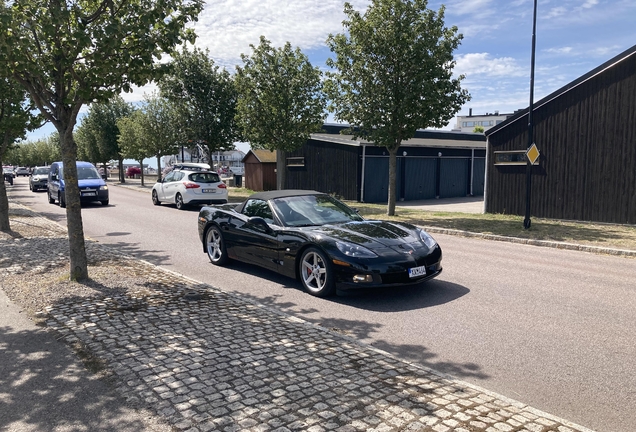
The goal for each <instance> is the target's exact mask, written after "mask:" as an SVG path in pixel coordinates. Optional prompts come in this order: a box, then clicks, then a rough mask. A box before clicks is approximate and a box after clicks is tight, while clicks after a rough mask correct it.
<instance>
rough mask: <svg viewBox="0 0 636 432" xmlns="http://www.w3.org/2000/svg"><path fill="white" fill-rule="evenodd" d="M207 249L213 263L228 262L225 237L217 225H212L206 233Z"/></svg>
mask: <svg viewBox="0 0 636 432" xmlns="http://www.w3.org/2000/svg"><path fill="white" fill-rule="evenodd" d="M205 250H206V252H207V254H208V258H210V262H211V263H212V264H214V265H218V266H220V265H223V264H225V263H227V261H228V258H227V250H226V248H225V239H224V238H223V233H222V232H221V229H220V228H219V227H218V226H216V225H213V226H211V227H210V228H209V229H208V231H207V232H206V234H205Z"/></svg>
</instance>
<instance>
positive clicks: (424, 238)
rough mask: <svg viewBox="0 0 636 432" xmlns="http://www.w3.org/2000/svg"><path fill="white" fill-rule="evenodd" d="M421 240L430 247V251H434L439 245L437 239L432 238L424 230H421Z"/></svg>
mask: <svg viewBox="0 0 636 432" xmlns="http://www.w3.org/2000/svg"><path fill="white" fill-rule="evenodd" d="M420 239H421V240H422V241H423V242H424V244H425V245H426V246H428V248H429V249H433V248H434V247H435V245H436V244H437V242H436V241H435V239H434V238H433V237H431V235H430V234H429V233H427V232H426V231H424V230H422V229H421V230H420Z"/></svg>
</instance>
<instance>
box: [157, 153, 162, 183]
mask: <svg viewBox="0 0 636 432" xmlns="http://www.w3.org/2000/svg"><path fill="white" fill-rule="evenodd" d="M159 180H161V156H159V155H157V181H159Z"/></svg>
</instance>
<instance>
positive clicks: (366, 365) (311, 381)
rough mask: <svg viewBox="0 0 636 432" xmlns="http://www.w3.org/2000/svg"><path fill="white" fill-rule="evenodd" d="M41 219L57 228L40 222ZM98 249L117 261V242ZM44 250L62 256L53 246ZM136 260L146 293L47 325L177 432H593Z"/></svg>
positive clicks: (70, 304)
mask: <svg viewBox="0 0 636 432" xmlns="http://www.w3.org/2000/svg"><path fill="white" fill-rule="evenodd" d="M38 221H40V223H47V222H42V221H45V220H44V219H41V218H33V223H39V222H38ZM44 240H50V239H44ZM35 241H38V240H37V239H23V240H22V241H21V242H20V243H21V244H24V243H25V242H35ZM89 243H90V242H89ZM2 246H3V247H2V248H0V263H1V264H2V265H1V266H0V275H2V273H3V272H7V271H8V272H19V271H20V269H21V268H22V267H23V266H24V264H23V261H21V260H20V259H19V258H15V257H17V256H19V254H17V253H10V252H7V250H9V249H10V248H11V247H14V246H12V243H11V244H9V243H7V244H4V245H2ZM32 246H33V245H32ZM89 247H90V250H91V251H101V253H103V254H104V256H105V257H108V256H115V252H114V251H113V250H111V249H109V248H108V247H107V246H103V245H96V244H91V245H90V246H89ZM3 249H4V250H5V251H4V252H2V251H1V250H3ZM32 250H33V249H32ZM35 250H38V251H40V252H38V253H48V254H51V253H53V252H51V251H52V250H53V248H46V247H45V248H35ZM58 252H59V251H56V252H54V253H53V255H48V256H47V257H46V258H44V257H40V258H41V260H40V262H41V265H43V266H46V265H47V263H49V264H50V263H51V262H55V261H58V260H61V259H65V258H64V254H63V253H62V252H60V254H58ZM12 257H13V258H12ZM127 259H128V260H129V261H128V264H129V265H132V266H134V267H135V273H136V275H143V276H144V277H145V278H146V280H148V281H150V282H149V283H147V284H146V285H145V286H144V287H143V289H139V290H136V291H135V290H132V291H129V292H127V293H125V294H121V295H116V296H110V297H98V298H92V299H82V300H81V301H77V300H75V301H66V302H63V303H60V304H56V305H55V306H53V307H49V308H47V310H46V313H47V318H46V324H47V326H48V327H49V328H50V329H51V330H52V331H54V332H56V333H58V334H59V335H61V336H60V337H61V338H62V339H63V340H65V341H66V342H67V343H68V344H77V343H80V344H82V345H83V346H84V347H86V349H87V350H88V351H90V353H91V354H92V355H93V356H95V357H97V358H100V359H101V360H102V361H103V362H104V363H105V365H106V367H107V368H108V369H109V370H111V371H113V374H114V377H115V379H114V382H115V386H116V389H117V392H118V393H119V394H120V395H121V396H122V397H124V398H126V400H127V401H128V402H129V403H131V404H132V405H133V406H139V407H140V408H141V407H143V408H149V409H151V410H154V412H156V413H158V414H159V415H161V416H162V417H164V418H165V419H166V420H167V422H169V423H170V424H171V425H172V426H173V427H174V428H175V429H176V430H180V431H189V432H190V431H191V432H195V431H226V432H230V431H294V430H303V431H314V432H319V431H436V432H446V431H455V432H467V431H486V432H507V431H519V432H521V431H522V432H572V431H579V432H585V431H589V429H586V428H584V427H582V426H578V425H575V424H572V423H570V422H567V421H565V420H563V419H559V418H557V417H555V416H552V415H550V414H547V413H544V412H541V411H538V410H536V409H533V408H532V407H529V406H527V405H525V404H523V403H520V402H517V401H514V400H511V399H508V398H506V397H504V396H501V395H497V394H494V393H492V392H489V391H487V390H485V389H482V388H479V387H476V386H474V385H471V384H468V383H464V382H461V381H458V380H455V379H453V378H452V377H449V376H446V375H442V374H440V373H437V372H435V371H433V370H430V369H426V368H423V367H420V366H417V365H413V364H409V363H407V362H404V361H401V360H399V359H397V358H395V357H393V356H391V355H389V354H387V353H385V352H382V351H379V350H377V349H374V348H372V347H370V346H367V345H364V344H360V343H357V342H356V341H355V340H353V339H351V338H348V337H346V336H343V335H340V334H336V333H332V332H330V331H329V330H327V329H323V328H321V327H318V326H316V325H313V324H309V323H307V322H304V321H302V320H299V319H297V318H294V317H291V316H287V315H284V314H281V313H279V312H277V311H274V310H272V309H269V308H267V307H264V306H262V305H259V304H257V303H253V302H250V301H247V300H245V299H243V298H241V297H239V296H237V295H234V294H230V293H226V292H223V291H220V290H218V289H216V288H214V287H212V286H210V285H207V284H202V283H199V282H197V281H194V280H191V279H188V278H186V277H184V276H181V275H178V274H175V273H172V272H169V271H166V270H163V269H161V268H159V267H156V266H153V265H151V264H149V263H146V262H143V261H136V260H134V259H133V258H127ZM12 260H13V261H12ZM50 265H52V264H50Z"/></svg>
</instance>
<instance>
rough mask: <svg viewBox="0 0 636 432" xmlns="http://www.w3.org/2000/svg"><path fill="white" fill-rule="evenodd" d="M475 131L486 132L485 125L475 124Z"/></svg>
mask: <svg viewBox="0 0 636 432" xmlns="http://www.w3.org/2000/svg"><path fill="white" fill-rule="evenodd" d="M473 133H484V127H483V126H475V128H474V129H473Z"/></svg>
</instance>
